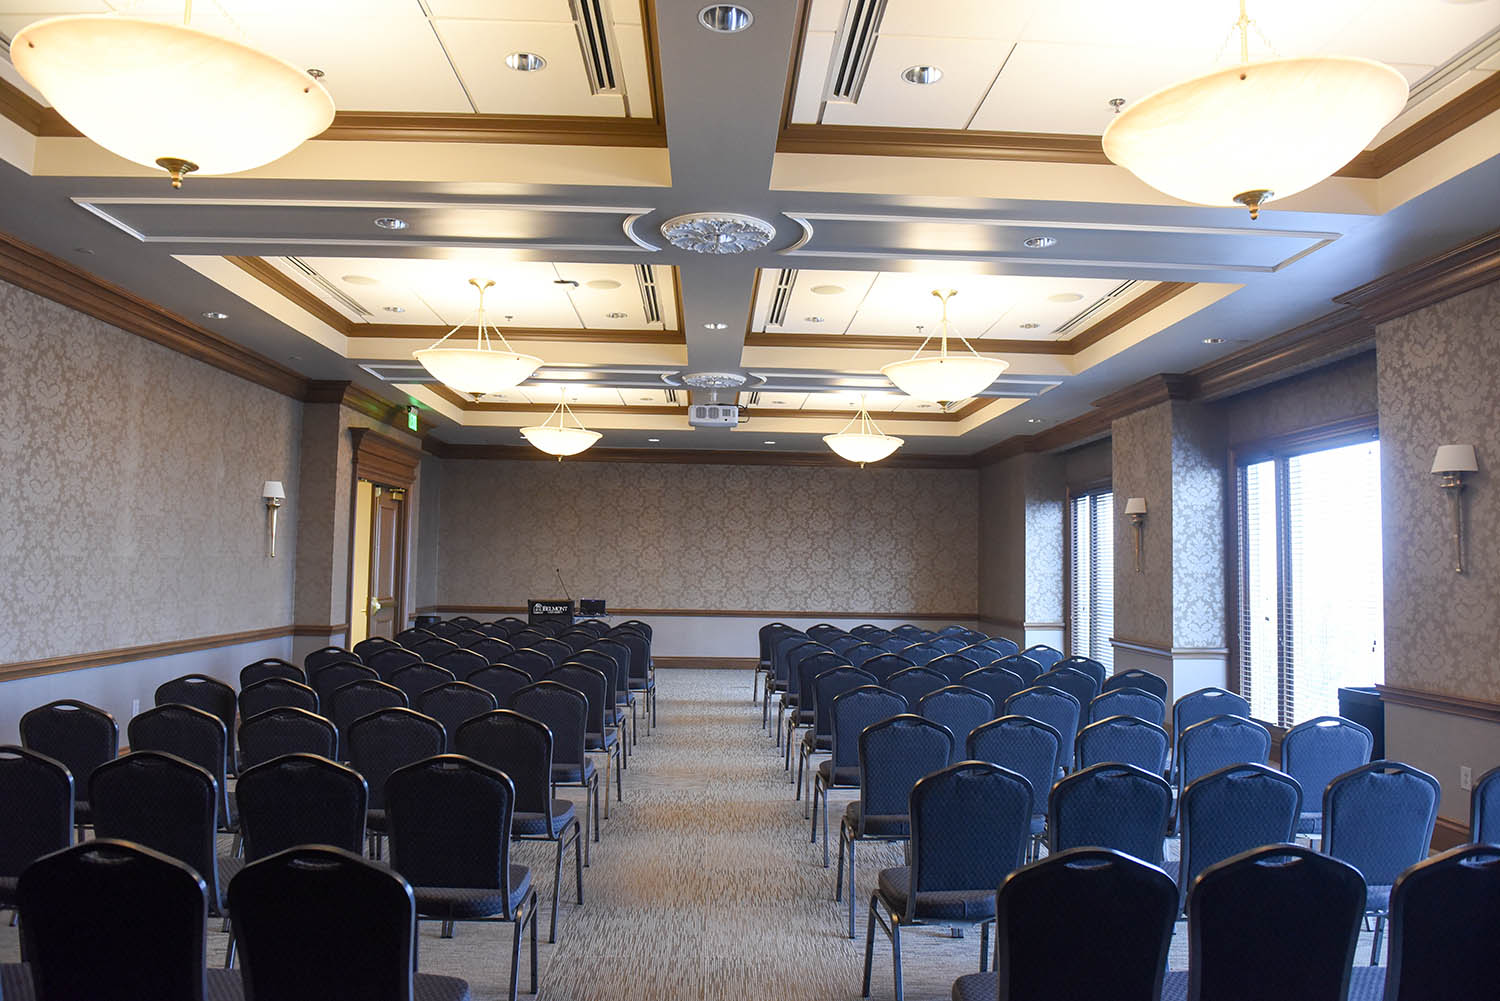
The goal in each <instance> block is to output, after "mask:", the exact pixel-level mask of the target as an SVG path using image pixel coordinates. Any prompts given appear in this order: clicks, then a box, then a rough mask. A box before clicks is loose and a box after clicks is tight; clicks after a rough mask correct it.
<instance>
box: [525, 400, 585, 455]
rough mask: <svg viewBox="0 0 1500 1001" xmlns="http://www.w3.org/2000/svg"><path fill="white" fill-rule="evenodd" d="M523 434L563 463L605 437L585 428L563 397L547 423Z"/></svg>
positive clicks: (530, 428)
mask: <svg viewBox="0 0 1500 1001" xmlns="http://www.w3.org/2000/svg"><path fill="white" fill-rule="evenodd" d="M554 417H555V418H557V423H556V424H554V423H552V419H553V418H554ZM569 419H571V420H572V421H573V426H572V427H569V426H568V424H567V421H568V420H569ZM521 434H522V435H524V436H525V438H526V440H527V441H529V442H531V444H533V445H535V446H536V447H537V448H539V449H541V450H542V451H543V452H546V453H547V454H548V455H555V456H557V461H558V462H561V461H562V460H563V456H565V455H577V454H578V453H579V452H582V451H583V450H584V449H586V448H589V447H590V446H592V445H593V444H594V442H596V441H598V440H599V439H600V438H602V437H604V436H603V435H601V434H600V433H599V432H598V431H590V430H589V429H588V428H586V427H584V426H583V422H582V421H580V420H579V419H578V418H577V417H575V416H574V415H573V411H572V409H571V408H569V407H568V403H567V401H566V400H565V399H563V398H562V396H561V395H559V397H558V400H557V406H556V407H555V408H553V410H552V413H551V414H549V415H548V417H547V419H546V420H545V421H543V422H542V423H540V424H537V425H535V426H533V427H529V428H522V429H521Z"/></svg>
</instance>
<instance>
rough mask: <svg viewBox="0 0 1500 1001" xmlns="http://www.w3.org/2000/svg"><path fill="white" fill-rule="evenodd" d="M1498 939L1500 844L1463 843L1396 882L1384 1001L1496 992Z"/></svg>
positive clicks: (1392, 903) (1393, 894)
mask: <svg viewBox="0 0 1500 1001" xmlns="http://www.w3.org/2000/svg"><path fill="white" fill-rule="evenodd" d="M1496 941H1500V849H1497V848H1496V847H1495V846H1494V845H1461V846H1459V847H1458V848H1452V849H1449V850H1448V851H1446V852H1443V853H1442V854H1441V855H1435V856H1433V857H1432V858H1429V859H1426V860H1424V861H1422V862H1418V863H1417V864H1416V865H1414V866H1412V867H1411V868H1410V869H1407V870H1406V871H1405V872H1404V873H1402V874H1401V876H1400V878H1398V879H1397V880H1396V883H1395V885H1394V886H1393V887H1392V888H1391V954H1390V960H1389V962H1390V965H1389V967H1388V968H1387V970H1386V976H1385V998H1386V1001H1431V999H1436V998H1481V997H1490V996H1492V995H1493V994H1494V991H1495V960H1494V949H1495V942H1496Z"/></svg>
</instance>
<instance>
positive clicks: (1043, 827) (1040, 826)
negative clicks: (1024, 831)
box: [1031, 813, 1047, 837]
mask: <svg viewBox="0 0 1500 1001" xmlns="http://www.w3.org/2000/svg"><path fill="white" fill-rule="evenodd" d="M1031 833H1032V834H1033V835H1035V836H1037V837H1041V836H1042V835H1043V834H1046V833H1047V815H1046V814H1045V813H1038V814H1033V815H1032V818H1031Z"/></svg>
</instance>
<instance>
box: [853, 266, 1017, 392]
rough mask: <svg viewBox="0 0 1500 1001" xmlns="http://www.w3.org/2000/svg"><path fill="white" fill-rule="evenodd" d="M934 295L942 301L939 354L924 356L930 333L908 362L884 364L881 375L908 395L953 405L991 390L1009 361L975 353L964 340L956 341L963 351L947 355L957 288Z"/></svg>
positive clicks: (933, 291) (938, 291)
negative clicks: (951, 308) (950, 312)
mask: <svg viewBox="0 0 1500 1001" xmlns="http://www.w3.org/2000/svg"><path fill="white" fill-rule="evenodd" d="M932 294H933V295H935V296H937V297H938V298H939V299H941V300H942V301H943V318H942V334H941V341H940V347H939V350H938V353H937V354H935V355H928V356H926V357H925V358H924V357H923V356H922V351H923V349H925V348H926V347H927V342H928V341H930V340H932V336H931V335H930V334H929V335H928V336H927V337H926V338H925V339H924V340H923V341H922V343H921V345H920V346H919V347H918V348H917V350H916V352H915V353H914V354H913V355H912V356H911V357H910V358H908V359H906V360H905V361H894V362H891V363H890V364H889V365H882V366H881V368H880V371H881V373H882V374H883V375H884V376H885V377H886V378H887V379H889V380H891V382H893V383H895V384H896V388H897V389H899V390H901V391H902V392H903V393H905V394H906V395H907V396H911V397H915V398H916V399H918V400H926V401H928V402H929V403H952V402H953V401H954V400H966V399H968V398H969V397H971V396H978V395H979V394H980V393H982V392H984V391H985V390H986V389H988V388H989V387H990V384H991V383H993V382H994V381H995V380H996V379H998V378H999V377H1000V373H1001V372H1004V371H1005V370H1006V369H1008V368H1010V362H1008V361H1003V360H1001V359H999V358H986V357H985V356H984V355H982V354H980V353H979V352H978V351H975V350H974V348H973V347H972V346H971V345H970V344H969V342H968V341H966V340H964V339H963V338H962V337H958V338H957V340H958V342H959V343H960V344H962V345H963V346H964V351H961V352H960V351H955V352H954V353H952V354H949V353H948V330H949V325H948V300H949V299H951V298H953V297H954V296H955V295H957V294H958V292H957V291H956V290H954V289H933V290H932Z"/></svg>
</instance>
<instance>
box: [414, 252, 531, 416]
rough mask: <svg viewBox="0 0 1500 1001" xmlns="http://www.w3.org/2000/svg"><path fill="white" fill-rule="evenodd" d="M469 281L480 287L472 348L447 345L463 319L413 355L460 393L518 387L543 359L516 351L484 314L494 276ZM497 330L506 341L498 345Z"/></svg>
mask: <svg viewBox="0 0 1500 1001" xmlns="http://www.w3.org/2000/svg"><path fill="white" fill-rule="evenodd" d="M469 284H470V285H473V286H474V288H476V289H477V290H478V291H479V309H478V312H477V313H476V314H475V319H474V346H473V347H472V348H460V347H444V346H443V345H444V342H445V341H447V340H448V338H450V337H452V336H453V335H454V334H456V333H458V332H459V331H460V330H462V329H463V326H464V325H463V324H462V323H460V324H459V325H458V326H456V327H454V328H453V329H452V330H450V331H448V332H447V333H446V334H444V335H443V336H442V338H441V339H440V340H439V341H438V342H437V343H436V344H434V345H432V347H430V348H424V349H422V350H421V351H413V352H412V357H413V358H415V359H416V360H417V361H419V362H421V363H422V367H423V368H425V369H426V370H427V371H428V372H430V373H432V377H433V378H434V379H437V380H438V381H439V382H441V383H442V384H443V385H445V386H447V387H448V388H449V389H451V390H453V391H454V392H456V393H467V394H469V395H470V396H472V397H473V398H474V399H475V400H478V399H479V398H480V397H483V396H488V395H489V394H491V393H499V392H501V391H503V390H506V389H514V388H515V387H516V386H519V385H520V384H521V383H523V382H525V381H526V380H527V379H529V378H531V376H532V374H533V373H534V372H536V370H537V369H539V368H541V366H542V360H541V359H540V358H538V357H536V356H535V355H523V354H520V353H518V352H516V351H513V350H512V349H511V346H510V342H509V341H507V340H506V339H505V335H504V334H502V333H501V332H500V329H499V328H498V327H491V326H490V325H489V323H488V322H486V321H485V318H484V292H485V289H488V288H490V287H491V286H493V285H494V284H495V282H494V280H493V279H488V278H487V279H485V281H484V283H483V284H481V283H480V281H479V279H478V278H470V279H469ZM492 333H493V334H494V336H495V338H498V339H499V341H500V343H501V344H502V345H504V347H503V349H502V348H497V347H496V346H495V345H494V343H493V341H492V340H491V337H490V335H491V334H492Z"/></svg>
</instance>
